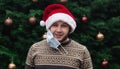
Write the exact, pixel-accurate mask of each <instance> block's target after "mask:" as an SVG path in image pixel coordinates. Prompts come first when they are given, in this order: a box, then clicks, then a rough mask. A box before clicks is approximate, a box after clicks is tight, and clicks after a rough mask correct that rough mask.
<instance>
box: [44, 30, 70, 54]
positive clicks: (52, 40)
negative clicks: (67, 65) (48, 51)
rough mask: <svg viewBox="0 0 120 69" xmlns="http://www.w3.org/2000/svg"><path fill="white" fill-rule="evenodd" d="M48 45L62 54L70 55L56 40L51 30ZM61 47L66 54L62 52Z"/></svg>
mask: <svg viewBox="0 0 120 69" xmlns="http://www.w3.org/2000/svg"><path fill="white" fill-rule="evenodd" d="M46 35H47V38H46V39H47V43H48V44H49V46H50V47H52V48H54V49H57V50H58V51H59V52H60V53H61V54H68V52H67V51H66V50H65V49H64V48H63V47H62V45H61V43H60V42H59V41H58V40H57V39H56V38H54V36H53V34H52V33H51V31H50V30H48V31H47V34H46ZM59 46H61V48H62V49H63V51H64V53H63V52H61V51H60V50H59V49H58V47H59Z"/></svg>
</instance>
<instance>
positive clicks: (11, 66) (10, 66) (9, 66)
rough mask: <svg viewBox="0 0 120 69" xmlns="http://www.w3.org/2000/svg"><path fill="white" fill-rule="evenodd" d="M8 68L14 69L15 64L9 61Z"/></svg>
mask: <svg viewBox="0 0 120 69" xmlns="http://www.w3.org/2000/svg"><path fill="white" fill-rule="evenodd" d="M8 69H16V65H15V64H14V63H13V62H11V63H10V64H9V65H8Z"/></svg>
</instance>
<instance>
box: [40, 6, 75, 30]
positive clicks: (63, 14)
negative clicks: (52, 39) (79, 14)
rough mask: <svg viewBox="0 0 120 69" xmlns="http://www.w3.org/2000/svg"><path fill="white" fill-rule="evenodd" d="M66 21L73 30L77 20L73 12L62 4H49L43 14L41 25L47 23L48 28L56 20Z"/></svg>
mask: <svg viewBox="0 0 120 69" xmlns="http://www.w3.org/2000/svg"><path fill="white" fill-rule="evenodd" d="M59 20H61V21H64V22H66V23H67V24H68V25H70V27H71V29H72V30H71V32H73V31H74V30H75V28H76V21H75V18H74V16H73V15H72V13H71V12H70V11H69V10H68V9H67V8H66V7H65V6H64V5H62V4H51V5H48V6H47V7H46V8H45V10H44V14H43V20H41V21H40V25H41V26H45V25H46V29H47V30H48V29H49V28H50V26H51V25H52V24H53V23H55V22H56V21H59Z"/></svg>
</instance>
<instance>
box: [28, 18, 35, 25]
mask: <svg viewBox="0 0 120 69" xmlns="http://www.w3.org/2000/svg"><path fill="white" fill-rule="evenodd" d="M29 22H30V23H31V24H35V23H36V17H34V16H32V17H30V18H29Z"/></svg>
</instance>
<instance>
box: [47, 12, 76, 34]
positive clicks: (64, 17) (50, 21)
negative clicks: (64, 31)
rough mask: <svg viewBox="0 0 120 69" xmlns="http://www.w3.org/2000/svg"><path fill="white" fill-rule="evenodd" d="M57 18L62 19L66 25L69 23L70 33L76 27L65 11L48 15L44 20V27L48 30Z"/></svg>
mask: <svg viewBox="0 0 120 69" xmlns="http://www.w3.org/2000/svg"><path fill="white" fill-rule="evenodd" d="M59 20H61V21H64V22H66V23H67V24H68V25H70V27H71V29H72V30H71V33H72V32H73V31H74V30H75V28H76V22H75V20H74V19H73V18H72V17H71V16H69V15H68V14H65V13H56V14H53V15H51V16H49V18H48V19H47V20H46V29H47V30H48V29H49V28H50V26H51V25H52V24H53V23H55V22H56V21H59Z"/></svg>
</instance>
